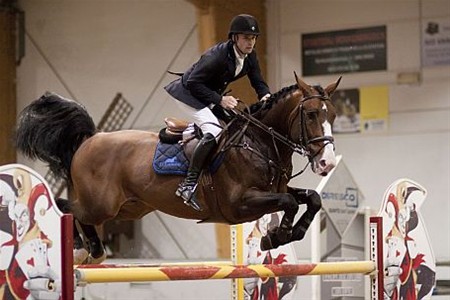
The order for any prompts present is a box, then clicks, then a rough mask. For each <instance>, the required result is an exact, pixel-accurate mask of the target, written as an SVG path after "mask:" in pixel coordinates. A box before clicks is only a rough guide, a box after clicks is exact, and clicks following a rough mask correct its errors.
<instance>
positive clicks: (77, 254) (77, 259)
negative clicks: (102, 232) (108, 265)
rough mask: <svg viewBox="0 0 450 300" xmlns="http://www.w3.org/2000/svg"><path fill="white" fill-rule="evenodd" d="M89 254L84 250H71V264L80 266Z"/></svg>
mask: <svg viewBox="0 0 450 300" xmlns="http://www.w3.org/2000/svg"><path fill="white" fill-rule="evenodd" d="M88 256H89V252H87V250H86V249H84V248H81V249H73V264H74V265H81V264H83V263H84V261H85V260H86V259H87V258H88Z"/></svg>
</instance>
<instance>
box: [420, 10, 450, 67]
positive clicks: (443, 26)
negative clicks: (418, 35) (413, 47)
mask: <svg viewBox="0 0 450 300" xmlns="http://www.w3.org/2000/svg"><path fill="white" fill-rule="evenodd" d="M443 65H450V19H449V18H433V19H425V20H423V21H422V66H423V67H431V66H443Z"/></svg>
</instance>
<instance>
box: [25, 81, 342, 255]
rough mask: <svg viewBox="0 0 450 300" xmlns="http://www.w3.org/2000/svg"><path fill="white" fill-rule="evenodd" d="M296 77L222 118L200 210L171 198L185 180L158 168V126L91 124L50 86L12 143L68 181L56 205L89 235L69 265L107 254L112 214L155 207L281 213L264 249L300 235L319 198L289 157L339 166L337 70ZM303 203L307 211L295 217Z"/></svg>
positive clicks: (213, 216)
mask: <svg viewBox="0 0 450 300" xmlns="http://www.w3.org/2000/svg"><path fill="white" fill-rule="evenodd" d="M295 78H296V81H297V84H294V85H292V86H289V87H285V88H283V89H281V90H280V91H278V92H277V93H275V94H273V95H272V96H271V97H270V99H269V100H267V101H265V102H264V103H262V102H259V103H256V104H253V105H252V106H250V107H249V108H248V109H249V111H248V110H245V109H243V110H236V111H235V112H236V116H235V117H234V118H233V120H232V121H230V123H228V124H227V125H224V126H225V128H224V130H223V131H222V133H223V134H222V136H221V142H220V143H219V146H218V148H217V150H216V153H215V155H213V157H212V158H211V160H214V158H215V161H216V162H217V161H219V164H217V165H218V166H217V167H216V169H215V170H214V171H210V170H209V169H205V170H204V171H203V174H202V179H201V184H199V187H198V189H197V192H196V196H197V199H198V201H199V203H200V205H201V206H202V208H203V210H202V211H196V210H194V209H188V208H187V207H186V205H185V204H184V203H183V201H182V200H181V199H180V198H179V197H176V196H175V190H176V188H177V186H178V184H179V183H180V181H181V179H182V178H181V177H180V176H179V175H178V176H177V175H158V174H156V173H155V171H154V170H153V168H152V159H153V155H154V153H155V149H156V147H157V144H158V142H159V140H160V138H159V135H158V133H154V132H149V131H141V130H122V131H116V132H109V133H105V132H97V130H96V127H95V125H94V122H93V120H92V118H91V117H90V116H89V114H88V112H87V111H86V109H85V108H84V107H83V106H82V105H80V104H79V103H77V102H75V101H72V100H69V99H65V98H63V97H61V96H58V95H56V94H52V93H47V94H45V95H43V96H42V97H40V98H39V99H37V100H35V101H33V102H32V103H31V104H29V105H28V106H27V107H26V108H24V109H23V111H22V112H21V113H20V116H19V120H18V125H17V128H16V146H17V148H18V150H19V151H21V152H22V153H23V154H24V155H25V156H26V157H28V158H31V159H40V160H42V161H44V162H46V163H48V165H49V167H50V170H51V171H52V172H53V173H54V174H55V175H56V176H61V177H63V178H65V179H66V180H67V182H68V186H69V187H70V191H71V193H70V194H71V195H72V196H71V197H70V200H69V201H67V200H62V199H58V200H57V203H58V206H60V208H61V209H62V210H63V211H65V212H70V213H72V214H73V216H74V219H75V220H77V221H78V222H79V224H80V225H81V228H82V229H83V231H84V234H85V239H86V240H87V243H82V242H80V241H81V238H80V234H79V233H78V232H77V231H76V232H75V233H74V234H75V236H74V238H75V239H74V248H75V249H74V261H75V263H76V264H80V263H83V262H84V263H99V262H101V261H102V260H104V259H105V253H104V249H103V245H102V243H101V241H100V239H99V238H98V236H97V233H96V230H95V227H94V225H101V224H102V223H104V222H105V221H107V220H111V219H117V220H132V219H139V218H141V217H143V216H144V215H146V214H148V213H151V212H153V211H157V210H159V211H161V212H164V213H166V214H169V215H172V216H175V217H179V218H186V219H195V220H200V222H214V223H225V224H239V223H244V222H249V221H253V220H256V219H258V218H260V217H261V216H263V215H264V214H268V213H273V212H277V211H283V212H284V215H283V217H282V219H281V221H280V224H279V226H278V227H277V228H275V229H273V230H271V231H270V232H268V234H267V235H266V236H265V237H263V239H262V240H261V249H262V250H268V249H272V248H276V247H278V246H280V245H283V244H287V243H290V242H293V241H298V240H301V239H302V238H303V237H304V235H305V232H306V231H307V229H308V227H309V226H310V224H311V222H312V220H313V218H314V216H315V214H316V213H317V212H318V211H319V210H320V208H321V199H320V196H319V195H318V193H317V192H316V191H314V190H309V189H301V188H295V187H290V186H288V182H289V180H290V179H291V178H292V177H293V175H292V173H293V165H292V156H293V154H294V153H300V154H301V155H304V156H306V157H307V158H308V160H309V163H310V164H311V168H312V170H313V171H314V172H315V173H316V174H318V175H321V176H325V175H327V174H328V173H329V172H330V171H331V170H332V169H333V168H334V167H335V164H336V158H335V153H334V144H333V142H334V140H333V137H332V132H331V128H332V124H333V122H334V119H335V117H336V111H335V108H334V106H333V104H332V102H331V100H330V97H331V95H332V94H333V92H334V91H335V90H336V88H337V87H338V85H339V82H340V79H341V78H339V79H338V80H337V81H336V82H334V83H331V84H329V85H328V86H326V87H325V88H322V87H321V86H318V85H317V86H311V85H308V84H306V83H305V82H303V81H302V80H301V79H299V78H298V77H297V75H296V74H295ZM219 158H220V159H219ZM300 204H306V207H307V209H306V211H305V212H304V214H303V215H302V216H301V217H300V218H299V220H298V221H297V222H296V223H295V224H294V217H295V215H296V214H297V212H298V210H299V205H300ZM74 228H76V227H75V226H74ZM85 242H86V241H85ZM86 244H87V246H88V247H87V248H88V249H86V250H85V249H84V246H85V245H86ZM89 251H90V254H88V253H89ZM80 253H82V254H80Z"/></svg>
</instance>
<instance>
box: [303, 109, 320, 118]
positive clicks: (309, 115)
mask: <svg viewBox="0 0 450 300" xmlns="http://www.w3.org/2000/svg"><path fill="white" fill-rule="evenodd" d="M318 113H319V112H318V111H317V110H309V111H307V112H306V117H307V118H308V119H314V118H316V117H317V115H318Z"/></svg>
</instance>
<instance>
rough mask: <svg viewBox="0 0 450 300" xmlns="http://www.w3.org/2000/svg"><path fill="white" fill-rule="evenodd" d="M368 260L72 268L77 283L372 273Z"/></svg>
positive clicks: (374, 265) (373, 266)
mask: <svg viewBox="0 0 450 300" xmlns="http://www.w3.org/2000/svg"><path fill="white" fill-rule="evenodd" d="M374 271H376V264H375V263H374V262H372V261H351V262H324V263H317V264H281V265H274V264H268V265H172V266H152V265H132V264H131V265H108V264H105V265H91V266H89V265H87V266H79V267H78V268H76V269H75V276H76V280H77V283H78V285H84V284H88V283H105V282H139V281H170V280H208V279H233V278H254V277H284V276H305V275H326V274H350V273H359V274H366V275H369V274H372V273H373V272H374Z"/></svg>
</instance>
